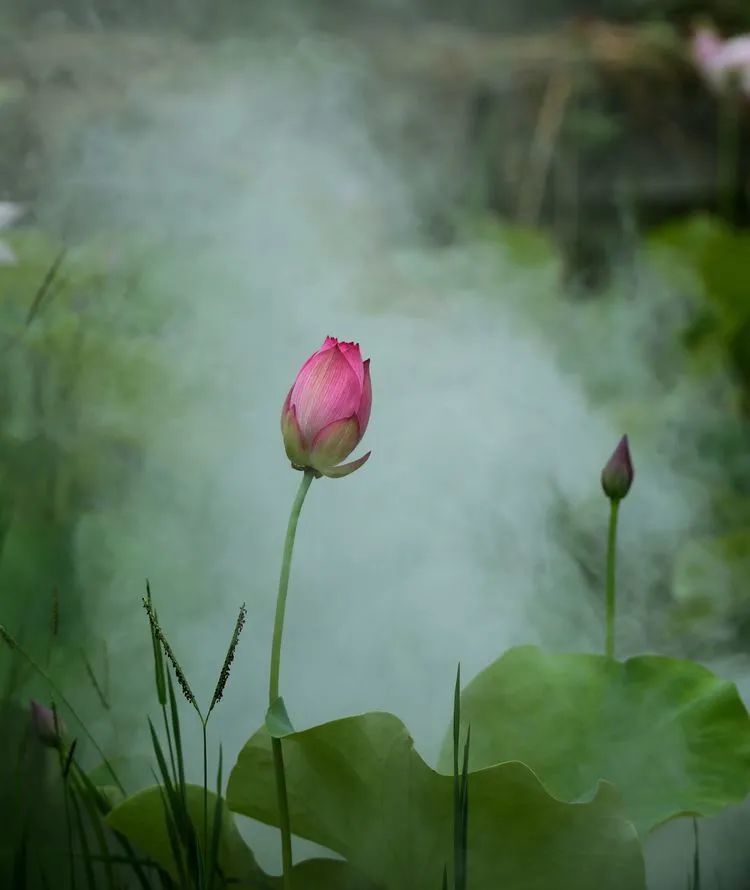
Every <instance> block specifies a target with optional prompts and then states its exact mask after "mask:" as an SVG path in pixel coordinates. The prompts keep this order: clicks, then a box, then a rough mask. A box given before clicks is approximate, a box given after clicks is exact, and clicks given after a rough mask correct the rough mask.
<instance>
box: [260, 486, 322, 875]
mask: <svg viewBox="0 0 750 890" xmlns="http://www.w3.org/2000/svg"><path fill="white" fill-rule="evenodd" d="M314 478H315V473H314V472H313V470H310V469H307V470H305V471H304V475H303V476H302V481H301V482H300V485H299V489H298V490H297V496H296V497H295V499H294V503H293V504H292V510H291V512H290V514H289V524H288V526H287V530H286V539H285V541H284V552H283V555H282V559H281V573H280V575H279V592H278V595H277V597H276V616H275V618H274V623H273V641H272V643H271V672H270V680H269V686H268V708H269V711H270V710H271V709H272V708H274V707H275V706H276V704H277V702H278V701H279V672H280V669H281V640H282V637H283V634H284V615H285V613H286V599H287V593H288V590H289V574H290V572H291V568H292V554H293V552H294V538H295V536H296V534H297V523H298V521H299V515H300V512H301V511H302V505H303V504H304V502H305V497H306V495H307V492H308V490H309V488H310V484H311V482H312V481H313V479H314ZM271 750H272V753H273V767H274V773H275V776H276V798H277V801H278V807H279V826H280V828H281V861H282V866H283V875H284V890H291V888H292V865H293V862H292V829H291V824H290V821H289V803H288V801H287V791H286V775H285V773H284V752H283V750H282V747H281V739H280V738H276V737H272V738H271Z"/></svg>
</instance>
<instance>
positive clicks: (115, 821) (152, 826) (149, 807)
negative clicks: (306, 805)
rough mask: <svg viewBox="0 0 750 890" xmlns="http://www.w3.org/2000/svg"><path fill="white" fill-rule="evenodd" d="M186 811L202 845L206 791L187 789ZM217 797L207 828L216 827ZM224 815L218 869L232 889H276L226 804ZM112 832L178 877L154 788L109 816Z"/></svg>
mask: <svg viewBox="0 0 750 890" xmlns="http://www.w3.org/2000/svg"><path fill="white" fill-rule="evenodd" d="M186 797H187V808H188V811H189V813H190V816H191V818H192V821H193V824H194V825H195V827H196V836H197V838H198V841H199V843H200V842H201V841H202V839H203V788H202V787H201V786H199V785H187V786H186ZM216 801H217V797H216V795H215V794H214V793H213V792H211V791H209V792H208V824H209V828H210V826H212V825H213V819H214V815H213V814H214V811H215V807H216ZM221 806H223V807H224V812H223V814H222V820H221V821H222V835H221V840H220V844H219V865H220V866H221V869H222V871H223V873H224V875H225V876H226V878H227V880H228V881H232V886H236V887H238V888H248V890H249V888H262V890H265V888H270V887H273V882H272V880H271V879H270V878H268V877H267V876H266V875H265V874H264V873H263V871H262V870H261V868H260V866H259V865H258V864H257V862H256V861H255V857H254V856H253V853H252V851H251V850H250V848H249V847H248V846H247V844H246V843H245V842H244V840H243V839H242V837H241V836H240V833H239V831H238V830H237V826H236V825H235V822H234V818H233V817H232V814H231V813H230V812H229V810H228V809H227V807H226V803H224V801H222V802H221ZM107 824H108V825H109V827H110V828H113V829H115V830H116V831H119V832H120V834H123V835H125V837H126V838H127V839H128V840H129V841H130V842H131V843H132V844H133V845H134V846H135V847H136V848H137V849H138V851H139V852H141V853H143V854H146V855H147V856H149V857H150V858H151V859H153V860H154V862H157V863H158V864H159V865H161V866H163V867H164V868H165V869H166V870H167V871H168V872H169V873H170V874H171V875H172V876H173V877H176V876H177V872H176V869H175V863H174V858H173V856H172V849H171V846H170V843H169V834H168V831H167V824H166V821H165V814H164V801H163V798H162V794H161V791H160V789H159V788H157V787H151V788H146V789H145V790H143V791H139V792H138V793H137V794H134V795H132V796H131V797H129V798H127V800H124V801H123V802H122V803H121V804H120V805H119V806H117V807H115V808H114V809H113V810H112V811H111V812H110V813H109V815H108V816H107Z"/></svg>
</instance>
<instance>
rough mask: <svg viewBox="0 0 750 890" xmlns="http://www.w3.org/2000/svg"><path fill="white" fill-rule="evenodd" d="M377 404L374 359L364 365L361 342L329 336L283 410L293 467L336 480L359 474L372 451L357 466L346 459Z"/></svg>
mask: <svg viewBox="0 0 750 890" xmlns="http://www.w3.org/2000/svg"><path fill="white" fill-rule="evenodd" d="M371 404H372V388H371V386H370V359H369V358H368V359H367V361H364V362H363V361H362V355H361V353H360V351H359V344H358V343H342V342H339V341H338V340H336V339H335V338H334V337H326V339H325V343H323V345H322V346H321V347H320V349H319V350H318V351H317V352H314V353H313V354H312V355H311V356H310V358H309V359H308V360H307V361H306V362H305V364H304V365H302V368H301V369H300V371H299V373H298V374H297V379H296V380H295V381H294V385H293V386H292V388H291V389H290V390H289V395H287V397H286V401H285V402H284V408H283V409H282V412H281V434H282V436H283V438H284V448H285V449H286V453H287V457H288V458H289V460H290V461H291V462H292V466H293V467H294V468H295V469H296V470H304V469H312V470H314V471H315V472H316V473H317V474H318V475H319V476H329V477H330V478H332V479H333V478H337V477H340V476H348V475H349V473H353V472H354V471H355V470H358V469H359V468H360V467H361V466H362V464H363V463H364V462H365V461H366V460H367V458H368V457H369V456H370V452H369V451H368V452H367V454H365V455H363V456H362V457H360V458H358V459H357V460H355V461H352V462H351V463H348V464H341V461H342V460H343V459H344V458H345V457H348V455H349V454H351V452H352V451H354V449H355V448H356V447H357V445H359V443H360V441H361V439H362V437H363V436H364V434H365V430H366V429H367V423H368V421H369V419H370V406H371Z"/></svg>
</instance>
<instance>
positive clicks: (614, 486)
mask: <svg viewBox="0 0 750 890" xmlns="http://www.w3.org/2000/svg"><path fill="white" fill-rule="evenodd" d="M634 476H635V470H634V469H633V461H632V460H631V458H630V448H629V446H628V437H627V436H623V437H622V439H620V441H619V443H618V445H617V448H615V450H614V452H613V453H612V457H610V459H609V460H608V461H607V464H606V466H605V467H604V469H603V470H602V488H603V489H604V493H605V494H606V495H607V497H608V498H610V499H611V500H613V501H619V500H622V498H624V497H625V495H626V494H627V493H628V492H629V491H630V486H631V485H632V484H633V477H634Z"/></svg>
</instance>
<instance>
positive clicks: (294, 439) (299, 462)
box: [281, 390, 308, 467]
mask: <svg viewBox="0 0 750 890" xmlns="http://www.w3.org/2000/svg"><path fill="white" fill-rule="evenodd" d="M289 394H290V395H291V390H290V393H289ZM281 435H282V437H283V439H284V448H285V449H286V455H287V457H288V458H289V460H290V461H291V462H292V464H293V465H294V466H295V467H304V466H306V465H307V461H308V458H307V451H306V449H305V440H304V439H303V437H302V433H301V432H300V428H299V424H298V423H297V412H296V411H295V409H294V407H292V406H290V404H289V396H287V397H286V402H284V409H283V411H282V412H281Z"/></svg>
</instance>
